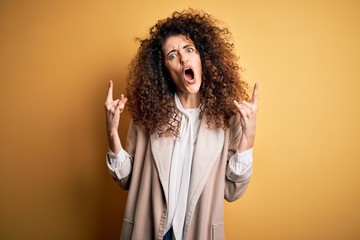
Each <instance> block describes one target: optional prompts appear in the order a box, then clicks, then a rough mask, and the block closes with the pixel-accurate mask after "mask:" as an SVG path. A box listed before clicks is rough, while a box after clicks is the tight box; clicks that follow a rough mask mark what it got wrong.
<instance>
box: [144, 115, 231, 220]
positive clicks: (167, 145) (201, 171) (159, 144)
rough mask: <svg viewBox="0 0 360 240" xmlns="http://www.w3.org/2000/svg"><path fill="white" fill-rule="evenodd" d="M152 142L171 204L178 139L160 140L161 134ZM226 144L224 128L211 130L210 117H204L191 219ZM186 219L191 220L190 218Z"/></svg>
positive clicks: (191, 195)
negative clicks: (172, 159) (171, 172)
mask: <svg viewBox="0 0 360 240" xmlns="http://www.w3.org/2000/svg"><path fill="white" fill-rule="evenodd" d="M150 139H151V150H152V153H153V157H154V162H155V164H156V167H157V170H158V175H159V178H160V182H161V185H162V188H163V190H164V194H165V198H166V202H167V203H168V200H169V196H168V194H169V189H168V188H169V174H170V164H171V158H172V154H173V150H174V145H175V141H176V138H175V137H159V136H157V134H152V135H151V136H150ZM223 143H224V130H223V129H222V128H211V129H209V128H208V126H207V123H206V117H204V118H203V119H202V120H201V124H200V129H199V135H198V137H197V141H196V147H195V150H194V155H193V161H192V169H191V177H190V186H189V195H188V213H189V214H190V215H191V213H192V210H193V209H194V208H195V205H196V202H197V200H198V199H199V197H200V195H201V192H202V190H203V188H204V186H205V184H206V181H207V178H208V177H209V175H210V172H211V170H212V167H213V166H214V164H215V161H216V159H218V158H219V154H220V153H221V150H222V147H223ZM186 218H188V216H187V217H186ZM185 221H187V220H185Z"/></svg>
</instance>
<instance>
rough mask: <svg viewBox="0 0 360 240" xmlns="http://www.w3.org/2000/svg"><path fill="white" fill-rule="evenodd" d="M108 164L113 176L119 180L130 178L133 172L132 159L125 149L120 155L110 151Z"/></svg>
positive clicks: (107, 156) (107, 158)
mask: <svg viewBox="0 0 360 240" xmlns="http://www.w3.org/2000/svg"><path fill="white" fill-rule="evenodd" d="M106 164H107V167H108V169H109V171H110V173H111V175H112V176H113V177H114V178H116V179H118V180H120V179H123V178H126V177H127V176H129V174H130V173H131V170H132V159H131V157H130V156H129V154H128V153H127V152H126V151H125V150H124V149H121V150H120V152H119V153H118V154H115V153H113V152H112V151H111V150H109V152H108V153H107V154H106Z"/></svg>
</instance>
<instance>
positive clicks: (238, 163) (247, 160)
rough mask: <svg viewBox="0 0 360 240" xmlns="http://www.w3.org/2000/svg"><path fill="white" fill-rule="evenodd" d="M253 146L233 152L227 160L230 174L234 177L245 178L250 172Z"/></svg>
mask: <svg viewBox="0 0 360 240" xmlns="http://www.w3.org/2000/svg"><path fill="white" fill-rule="evenodd" d="M252 160H253V148H250V149H248V150H246V151H244V152H241V153H236V154H234V155H233V156H232V157H231V158H230V160H229V166H228V167H229V168H230V171H231V175H234V174H235V175H236V179H239V180H240V179H247V178H249V177H250V176H251V173H252Z"/></svg>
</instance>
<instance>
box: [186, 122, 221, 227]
mask: <svg viewBox="0 0 360 240" xmlns="http://www.w3.org/2000/svg"><path fill="white" fill-rule="evenodd" d="M224 138H225V131H224V129H222V128H211V129H209V128H208V125H207V123H206V117H204V118H203V119H202V121H201V125H200V129H199V135H198V138H197V142H196V147H195V151H194V158H193V163H192V169H191V179H190V186H189V196H188V197H189V198H188V210H187V216H186V220H185V229H186V225H187V224H188V223H189V221H190V220H191V216H192V213H193V210H194V208H195V206H196V203H197V200H198V199H199V197H200V195H201V193H202V190H203V189H204V186H205V184H206V182H207V179H208V177H209V175H210V173H211V170H212V168H213V166H214V164H215V162H216V160H217V159H218V158H219V155H220V153H221V151H222V149H223V145H224Z"/></svg>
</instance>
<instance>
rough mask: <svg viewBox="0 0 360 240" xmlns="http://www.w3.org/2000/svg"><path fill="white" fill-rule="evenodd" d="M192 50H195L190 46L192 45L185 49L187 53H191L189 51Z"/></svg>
mask: <svg viewBox="0 0 360 240" xmlns="http://www.w3.org/2000/svg"><path fill="white" fill-rule="evenodd" d="M194 51H195V49H194V48H192V47H188V48H187V49H186V52H188V53H191V52H194Z"/></svg>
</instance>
